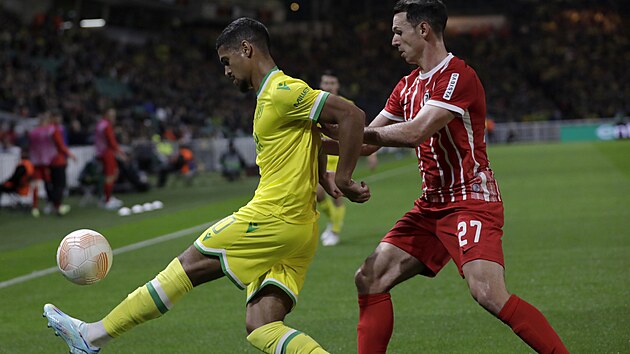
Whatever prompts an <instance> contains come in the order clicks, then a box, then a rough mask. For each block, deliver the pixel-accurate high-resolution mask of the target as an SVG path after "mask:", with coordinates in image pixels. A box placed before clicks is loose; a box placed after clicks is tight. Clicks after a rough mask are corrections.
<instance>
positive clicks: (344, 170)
mask: <svg viewBox="0 0 630 354" xmlns="http://www.w3.org/2000/svg"><path fill="white" fill-rule="evenodd" d="M319 122H320V123H321V124H337V125H338V126H339V129H338V130H339V131H338V138H339V142H340V143H339V163H338V165H337V171H336V174H335V183H336V184H337V186H338V187H339V189H340V190H341V191H342V192H343V194H344V195H345V196H346V197H347V198H348V199H350V200H352V201H353V202H359V203H363V202H365V201H367V200H368V199H369V198H370V191H369V189H368V188H367V186H366V185H365V184H364V183H361V184H357V183H355V182H354V181H353V180H352V172H353V171H354V168H355V167H356V164H357V160H358V159H359V155H360V153H361V145H362V141H363V127H364V126H365V113H364V112H363V111H362V110H361V109H360V108H359V107H357V106H355V105H354V104H352V103H350V102H348V101H347V100H344V99H342V98H340V97H338V96H335V95H333V94H331V95H330V96H329V97H328V99H327V100H326V103H325V104H324V107H323V109H322V112H321V114H320V116H319Z"/></svg>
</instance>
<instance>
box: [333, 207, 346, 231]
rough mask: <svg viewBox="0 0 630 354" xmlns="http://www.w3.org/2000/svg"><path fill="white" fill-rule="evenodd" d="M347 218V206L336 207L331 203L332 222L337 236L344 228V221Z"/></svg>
mask: <svg viewBox="0 0 630 354" xmlns="http://www.w3.org/2000/svg"><path fill="white" fill-rule="evenodd" d="M345 217H346V205H345V204H341V205H340V206H336V205H334V203H332V201H331V208H330V220H331V221H332V231H333V232H334V233H336V234H337V235H338V234H339V233H340V232H341V228H342V227H343V220H344V218H345Z"/></svg>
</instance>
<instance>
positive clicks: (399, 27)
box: [392, 12, 423, 64]
mask: <svg viewBox="0 0 630 354" xmlns="http://www.w3.org/2000/svg"><path fill="white" fill-rule="evenodd" d="M416 28H418V26H416V27H415V28H414V27H413V26H412V25H411V23H409V22H408V21H407V13H406V12H399V13H397V14H395V15H394V20H393V21H392V32H394V36H393V37H392V45H393V46H394V47H396V49H398V51H399V52H400V56H401V57H403V59H405V61H406V62H407V63H409V64H417V63H418V60H419V59H420V57H421V55H422V49H423V42H422V41H423V39H422V37H421V36H420V35H418V33H417V32H416Z"/></svg>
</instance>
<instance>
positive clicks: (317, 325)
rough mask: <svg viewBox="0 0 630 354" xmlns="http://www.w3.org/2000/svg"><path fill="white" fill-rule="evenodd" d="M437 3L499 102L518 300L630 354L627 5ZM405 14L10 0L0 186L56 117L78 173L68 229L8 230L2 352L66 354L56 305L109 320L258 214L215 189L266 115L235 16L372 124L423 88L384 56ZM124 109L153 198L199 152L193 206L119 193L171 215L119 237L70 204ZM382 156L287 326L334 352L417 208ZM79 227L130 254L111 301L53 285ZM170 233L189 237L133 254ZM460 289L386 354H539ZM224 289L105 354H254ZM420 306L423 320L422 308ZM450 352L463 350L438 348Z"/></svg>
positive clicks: (581, 347)
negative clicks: (330, 75)
mask: <svg viewBox="0 0 630 354" xmlns="http://www.w3.org/2000/svg"><path fill="white" fill-rule="evenodd" d="M444 2H445V3H446V4H447V6H448V8H449V16H450V17H449V22H448V25H447V34H446V37H445V41H446V44H447V49H448V50H449V51H452V52H453V53H454V54H455V55H457V56H459V57H462V58H463V59H465V60H466V61H467V62H468V63H469V64H470V65H471V66H472V67H474V68H475V69H476V71H477V73H478V74H479V76H480V78H481V80H482V82H483V84H484V86H485V89H486V95H487V103H488V118H489V127H493V129H492V132H491V133H490V134H489V135H488V137H487V140H488V142H489V144H490V147H489V155H490V159H491V161H492V165H493V169H494V170H495V172H496V173H497V176H498V178H499V182H500V183H501V188H502V192H503V194H504V195H505V199H506V235H508V234H509V235H510V238H506V239H505V245H506V257H507V259H508V263H509V266H510V268H508V270H509V272H508V278H510V280H509V281H508V283H510V284H513V285H512V286H513V287H514V288H512V290H514V291H516V292H518V293H519V294H524V295H525V296H526V297H527V298H528V299H532V302H534V303H536V304H539V305H540V308H541V309H542V310H543V312H545V314H546V315H547V316H548V317H549V318H550V320H551V322H552V323H553V324H554V325H555V326H556V328H557V329H558V331H559V333H560V334H561V335H562V336H563V338H564V339H565V341H566V342H567V345H568V347H569V349H570V350H571V351H572V352H576V353H594V352H605V353H612V352H615V353H617V352H619V353H624V352H628V351H630V337H629V336H628V333H630V330H629V329H630V327H629V325H628V323H629V322H628V320H629V319H630V305H629V303H628V301H627V299H628V296H630V285H629V284H630V282H628V276H627V273H626V272H627V271H628V270H629V269H630V260H629V259H628V257H627V254H628V251H630V247H629V244H628V241H627V237H628V236H629V234H628V228H627V220H628V218H630V205H629V204H628V198H627V197H628V195H630V164H629V163H628V161H629V160H628V156H629V154H630V140H629V138H630V120H629V118H628V112H630V85H629V84H628V82H630V70H628V68H627V65H628V63H630V37H629V36H628V28H630V26H629V25H630V24H629V16H630V2H629V1H624V0H617V1H613V0H600V1H596V0H571V1H569V0H566V1H565V0H513V1H503V0H445V1H444ZM393 3H394V2H393V1H379V0H356V1H349V0H336V1H333V0H321V1H300V0H296V1H287V0H266V1H251V0H216V1H211V0H0V181H4V180H5V179H6V178H7V177H8V176H9V175H10V174H11V173H12V171H13V169H14V167H15V165H16V164H17V162H18V160H19V156H20V149H21V148H24V147H25V146H26V144H27V143H28V140H27V138H26V135H25V134H26V132H28V130H29V129H31V128H32V127H33V126H35V125H36V122H37V117H38V116H39V115H41V114H43V113H45V112H47V111H51V110H58V111H60V112H61V113H62V116H63V124H64V126H65V130H66V134H67V136H66V137H67V141H68V143H69V145H70V148H71V149H72V150H73V151H74V152H75V154H76V155H77V156H78V157H79V159H78V161H76V162H75V161H69V166H68V182H69V187H70V189H71V191H72V192H73V195H71V196H70V197H69V198H68V199H67V200H68V203H69V204H71V205H72V206H73V210H72V212H71V213H70V214H69V215H67V216H65V217H64V218H57V217H52V216H44V217H41V218H39V219H38V220H34V219H33V218H32V217H31V216H30V214H29V213H22V212H20V211H12V210H11V211H6V210H4V209H0V298H2V299H3V302H4V304H3V307H2V309H3V310H2V311H0V353H43V352H51V351H52V350H54V351H55V352H57V351H58V352H61V350H63V345H62V343H60V342H58V341H56V339H55V338H54V337H53V336H52V334H51V333H48V332H46V331H45V324H44V323H43V322H41V323H40V322H39V321H38V320H40V318H38V316H39V315H40V313H39V312H40V310H41V305H43V304H44V303H45V302H47V301H53V302H55V303H56V304H58V305H59V306H60V307H62V308H64V306H66V307H69V309H68V311H69V312H70V313H71V314H77V315H85V316H86V317H89V318H90V319H93V318H98V316H102V315H103V313H102V312H103V308H109V307H111V306H112V305H115V304H116V303H117V302H118V301H119V300H120V299H121V298H122V297H124V296H125V295H126V294H127V293H128V292H129V291H130V290H131V289H133V288H135V286H137V285H138V284H142V282H144V281H146V280H147V279H149V278H150V277H151V276H153V274H154V273H155V272H157V271H159V270H160V269H162V268H163V266H164V265H165V264H166V263H167V262H168V261H169V260H170V259H171V258H172V256H173V255H174V254H175V253H177V252H178V251H179V250H181V249H183V248H184V247H186V245H188V244H190V240H192V239H193V238H194V237H195V235H196V234H197V233H198V230H199V227H200V225H204V224H206V223H208V222H211V221H212V220H216V219H217V218H220V217H222V216H225V215H226V214H227V213H230V212H231V211H233V210H235V209H236V208H238V207H239V206H240V205H242V204H243V203H245V202H246V201H247V200H248V198H249V197H251V194H252V192H253V190H254V188H255V185H256V182H257V179H256V169H255V168H253V169H249V170H248V171H246V172H248V175H250V176H249V177H247V178H245V179H242V180H240V181H237V182H235V183H229V182H227V181H224V180H223V179H222V178H221V177H220V175H219V173H218V172H219V170H220V156H221V155H222V153H223V152H224V151H225V150H226V148H227V146H228V141H229V140H233V141H234V142H235V145H236V148H237V149H238V150H239V152H240V153H241V154H242V155H243V157H244V158H245V160H246V161H247V162H248V164H250V165H251V164H253V163H254V159H255V149H254V144H253V139H252V138H251V131H252V125H251V120H252V118H251V117H252V114H253V110H254V107H255V96H254V94H253V93H248V94H241V93H239V92H238V90H237V89H235V88H234V87H233V86H232V83H231V82H229V81H228V80H227V79H226V78H224V76H223V68H222V66H221V65H220V63H219V62H218V60H217V57H216V52H215V50H214V41H215V39H216V36H217V35H218V34H219V32H220V31H221V29H222V28H223V27H224V26H225V25H226V24H227V23H229V22H230V21H231V20H232V19H234V18H236V17H240V16H250V17H254V18H257V19H259V20H261V21H263V22H264V23H265V24H267V25H268V27H269V29H270V31H271V35H272V53H273V55H274V57H275V59H276V61H277V63H278V65H279V66H280V67H281V68H282V69H283V70H284V71H285V72H287V73H288V74H290V75H292V76H295V77H300V78H303V79H304V80H306V81H307V82H309V83H310V84H311V85H312V86H315V87H316V86H317V85H318V83H319V76H320V75H321V73H322V72H323V71H324V70H326V69H331V70H333V71H334V72H336V73H337V75H338V76H339V78H340V81H341V94H343V95H344V96H346V97H348V98H350V99H352V100H353V101H354V102H355V103H356V104H357V105H358V106H360V107H361V108H362V109H364V110H365V111H366V113H367V118H368V120H369V119H371V118H372V117H374V116H376V114H378V112H379V111H380V110H381V109H382V107H383V106H384V103H385V100H386V99H387V97H388V95H389V94H390V92H391V90H392V89H393V87H394V85H395V84H396V82H397V81H398V80H399V79H400V77H402V76H403V75H405V74H407V73H408V72H409V71H410V69H411V68H410V67H409V66H408V65H407V64H406V63H405V62H404V61H403V60H401V58H400V57H399V55H398V53H397V52H396V51H395V50H394V49H393V48H392V47H391V45H390V41H391V17H392V16H391V8H392V5H393ZM110 106H113V107H115V108H116V109H117V110H118V121H117V123H116V135H117V138H118V141H119V142H121V143H122V144H123V145H124V147H125V149H126V151H127V152H128V153H129V154H130V156H132V159H131V165H130V169H132V170H133V171H136V173H137V174H138V175H140V176H141V177H143V178H145V177H146V178H147V179H148V181H149V182H150V184H151V185H153V184H154V182H155V179H156V173H157V171H158V170H159V168H160V157H159V156H158V155H160V154H163V153H164V152H163V151H164V150H161V149H162V148H164V144H167V145H169V146H170V148H171V149H172V150H171V151H176V150H177V149H176V148H177V146H178V145H179V144H186V145H190V146H191V147H192V149H193V151H194V152H195V156H196V159H197V166H198V176H197V177H196V180H194V181H193V185H192V186H185V185H184V184H183V183H179V181H174V183H173V182H172V183H171V184H169V188H167V189H156V188H151V189H150V190H148V191H144V192H140V191H138V190H134V189H133V187H132V188H126V187H125V184H124V183H123V181H121V183H120V184H119V185H118V190H117V193H115V194H116V195H117V196H119V197H120V198H121V199H122V200H124V201H125V204H126V205H128V206H131V205H132V204H136V203H140V204H141V203H142V202H146V201H152V200H156V199H159V200H162V201H164V204H165V208H164V209H163V210H160V211H154V212H151V213H144V214H139V215H133V216H130V217H119V216H117V215H116V213H115V212H109V211H104V210H101V209H99V208H98V207H97V206H96V205H92V204H88V205H82V204H81V196H80V195H77V196H75V195H74V192H77V191H78V190H79V188H78V187H79V178H78V177H79V174H80V172H81V171H82V170H83V168H84V166H85V164H86V163H87V162H88V161H90V160H91V159H92V158H93V156H94V148H93V145H92V144H93V137H92V134H93V131H94V126H95V124H96V122H97V121H98V119H99V118H100V117H101V115H102V114H103V112H104V110H105V109H106V108H107V107H110ZM156 137H159V140H158V139H156ZM156 142H157V143H156ZM156 144H157V145H156ZM166 151H168V149H166ZM379 157H380V163H379V166H378V168H377V169H376V171H375V172H374V171H370V170H369V169H368V167H367V166H366V164H365V161H362V162H361V164H360V166H359V169H358V175H359V176H360V177H365V178H366V180H367V181H368V182H369V183H371V186H372V188H373V191H374V192H373V193H374V198H373V201H371V202H369V203H367V204H366V205H364V206H358V207H357V206H356V205H351V206H349V210H348V220H347V222H346V226H345V231H344V232H345V235H346V236H345V237H346V239H345V240H342V243H341V244H340V245H339V246H338V247H336V248H334V249H331V248H323V249H320V251H319V254H318V257H317V258H316V261H315V263H314V266H313V270H312V271H311V272H310V273H309V277H310V278H309V281H308V282H307V287H306V289H305V292H304V297H302V298H301V305H300V307H299V310H298V311H296V313H295V314H292V315H291V320H292V321H294V323H296V327H299V328H301V329H304V330H305V331H306V332H309V333H311V332H314V333H312V334H313V336H314V337H316V338H318V339H320V338H321V339H320V340H321V341H322V342H323V343H327V345H328V347H329V348H330V349H331V350H332V352H335V353H350V352H353V351H354V348H355V346H356V342H353V341H354V326H355V325H356V315H357V310H356V304H355V302H356V298H355V295H354V289H353V287H354V285H353V283H352V274H353V272H354V270H355V269H356V267H357V266H358V265H359V264H360V263H361V261H362V260H363V258H364V257H365V256H367V255H368V254H369V252H370V251H371V250H372V249H373V247H374V246H375V244H376V243H377V242H378V240H379V239H380V237H381V236H382V235H383V234H384V232H386V231H387V230H388V229H389V227H390V225H391V224H392V223H393V222H394V220H396V219H397V218H398V217H399V216H400V215H402V213H403V212H404V211H406V210H407V209H408V207H409V206H410V203H411V199H412V197H411V196H410V194H411V192H410V191H416V190H419V181H418V176H417V171H414V168H413V166H414V163H415V162H414V160H413V158H412V157H410V156H408V155H407V154H406V152H405V151H401V150H390V151H384V152H383V153H382V154H379ZM392 178H395V179H396V182H397V183H396V184H395V185H393V184H392V183H391V179H392ZM593 181H597V183H593ZM40 191H43V188H40ZM123 191H127V192H128V193H126V194H119V193H122V192H123ZM11 202H12V200H10V199H9V198H6V196H5V198H3V199H2V200H0V204H2V205H4V206H8V204H10V203H11ZM84 227H89V228H95V229H97V230H99V231H101V232H102V233H103V234H105V235H106V236H107V237H108V239H110V242H111V243H112V246H113V247H114V248H115V249H121V248H124V247H129V246H131V248H129V249H127V250H125V251H120V250H119V254H117V255H116V258H115V261H114V267H113V268H112V273H111V274H110V275H109V276H108V279H106V281H104V282H103V283H101V284H97V285H95V286H92V287H87V288H78V287H76V286H75V285H72V284H70V283H69V282H67V281H65V280H63V279H62V278H61V276H60V275H58V274H55V276H53V275H48V276H47V275H46V274H49V273H51V272H53V271H54V268H52V267H54V254H55V250H56V247H57V245H58V243H59V241H60V240H61V238H62V237H63V236H64V235H65V234H66V233H68V232H70V231H72V230H74V229H78V228H84ZM182 230H183V231H182ZM172 233H176V234H177V235H178V236H176V237H171V238H168V237H167V238H166V239H160V241H161V242H162V243H160V244H157V245H153V246H151V245H152V243H149V244H144V246H142V247H143V248H142V249H140V248H133V247H136V246H133V245H135V244H136V243H137V242H144V241H147V240H152V239H154V238H155V237H158V236H164V235H171V234H172ZM182 235H184V236H186V237H182ZM342 237H344V236H342ZM149 242H151V241H149ZM133 250H137V251H133ZM132 251H133V252H132ZM123 253H128V254H123ZM512 260H514V262H511V261H512ZM51 269H53V271H51ZM41 271H43V272H44V273H41ZM31 272H40V273H31ZM445 273H446V274H445V275H444V277H442V278H440V277H438V279H436V280H434V281H433V280H432V281H431V283H430V284H431V285H430V286H428V285H427V283H426V282H423V281H417V282H410V283H409V284H405V286H404V287H403V288H402V289H400V290H397V293H396V294H395V296H396V299H397V300H395V301H399V302H395V305H396V306H398V305H400V308H399V310H398V311H397V316H398V317H397V327H396V334H395V335H394V338H393V340H392V346H391V349H392V352H393V353H415V352H418V351H419V349H418V348H423V351H426V352H434V353H441V352H457V353H464V352H475V353H527V352H528V348H527V347H525V346H524V345H523V344H522V343H520V342H519V341H518V339H517V338H516V337H514V336H512V335H511V334H510V333H509V331H508V329H506V328H504V327H503V326H502V325H501V324H500V323H499V322H498V321H496V320H495V319H492V318H491V316H488V315H487V314H486V313H484V312H483V310H481V309H479V308H478V307H475V305H474V303H473V302H472V300H471V299H470V298H469V296H468V295H467V293H466V290H465V288H464V284H463V282H461V281H460V282H457V274H456V272H455V270H454V268H453V267H452V266H451V267H450V268H449V269H448V271H445ZM24 276H26V278H23V277H24ZM31 276H32V277H31ZM16 279H17V280H16ZM25 279H26V280H25ZM227 283H229V282H225V283H223V282H222V283H220V284H218V285H213V286H209V287H207V288H206V287H204V288H203V289H204V290H200V291H199V292H198V293H195V294H193V295H191V298H190V300H186V301H184V303H183V304H182V306H181V309H180V308H178V310H177V311H173V313H172V314H169V316H170V318H172V319H171V320H169V321H159V322H160V323H157V324H150V325H148V326H147V327H146V329H145V327H143V329H141V330H137V331H133V332H132V333H131V334H130V335H129V337H127V338H129V339H125V340H123V341H121V342H120V344H114V347H113V348H112V351H111V352H115V353H145V352H163V353H192V352H200V351H201V350H200V347H199V345H200V344H201V345H207V344H208V343H213V348H212V350H213V351H214V352H217V353H236V352H253V350H252V349H251V348H249V345H248V344H247V343H246V342H245V340H244V339H243V329H242V327H243V326H242V322H243V321H242V318H241V317H239V316H231V314H233V313H235V312H237V313H241V312H242V303H243V298H240V297H238V296H234V295H235V292H234V289H233V288H232V287H231V285H230V284H227ZM103 294H107V295H106V296H104V295H103ZM323 297H326V298H335V299H337V300H336V301H335V302H330V301H325V302H323V301H321V299H322V298H323ZM418 298H422V299H426V300H423V301H426V302H425V303H423V304H422V305H417V304H416V301H417V299H418ZM208 299H211V300H210V301H209V300H208ZM217 299H220V301H218V300H217ZM186 302H188V304H189V305H186ZM209 302H210V303H209ZM191 304H195V305H191ZM455 304H457V305H455ZM226 308H227V310H226ZM200 309H202V310H200ZM403 309H404V310H403ZM199 311H201V312H205V311H207V312H205V313H206V314H210V315H211V316H209V317H213V318H219V319H220V324H221V325H220V326H219V325H218V323H216V322H212V321H208V319H207V318H208V316H202V317H201V318H200V317H199V313H198V312H199ZM226 313H227V314H228V315H226ZM187 321H192V322H187ZM210 322H212V323H210ZM182 323H191V325H190V328H189V327H183V326H182V325H181V324H182ZM192 327H194V328H192ZM197 327H199V328H197ZM473 327H474V328H475V330H474V331H472V330H469V328H473ZM440 331H444V332H448V333H450V334H452V335H444V336H440V335H436V334H434V333H433V332H435V333H439V332H440ZM471 332H474V333H471ZM31 333H34V334H36V335H37V336H40V335H41V336H42V337H41V338H42V339H41V340H40V339H39V338H40V337H38V338H37V340H34V339H33V337H31V336H30V334H31ZM173 334H175V335H173ZM428 334H431V335H430V336H429V335H428ZM201 335H207V336H209V337H208V338H205V339H204V338H201V337H200V336H201ZM147 338H152V341H153V340H157V342H158V343H159V344H158V345H157V348H158V350H157V351H156V349H155V348H148V347H147V346H146V343H147V341H148V339H147ZM490 341H492V343H493V344H492V345H490V344H489V343H490ZM51 348H52V349H51ZM160 350H161V351H160Z"/></svg>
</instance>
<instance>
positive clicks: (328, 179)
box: [319, 171, 343, 199]
mask: <svg viewBox="0 0 630 354" xmlns="http://www.w3.org/2000/svg"><path fill="white" fill-rule="evenodd" d="M319 184H320V185H321V186H322V187H323V188H324V190H325V191H326V193H328V195H330V196H331V197H333V198H335V199H338V198H340V197H343V193H342V192H341V190H340V189H339V188H338V187H337V184H336V183H335V172H333V171H326V174H324V175H323V176H321V177H320V178H319Z"/></svg>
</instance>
